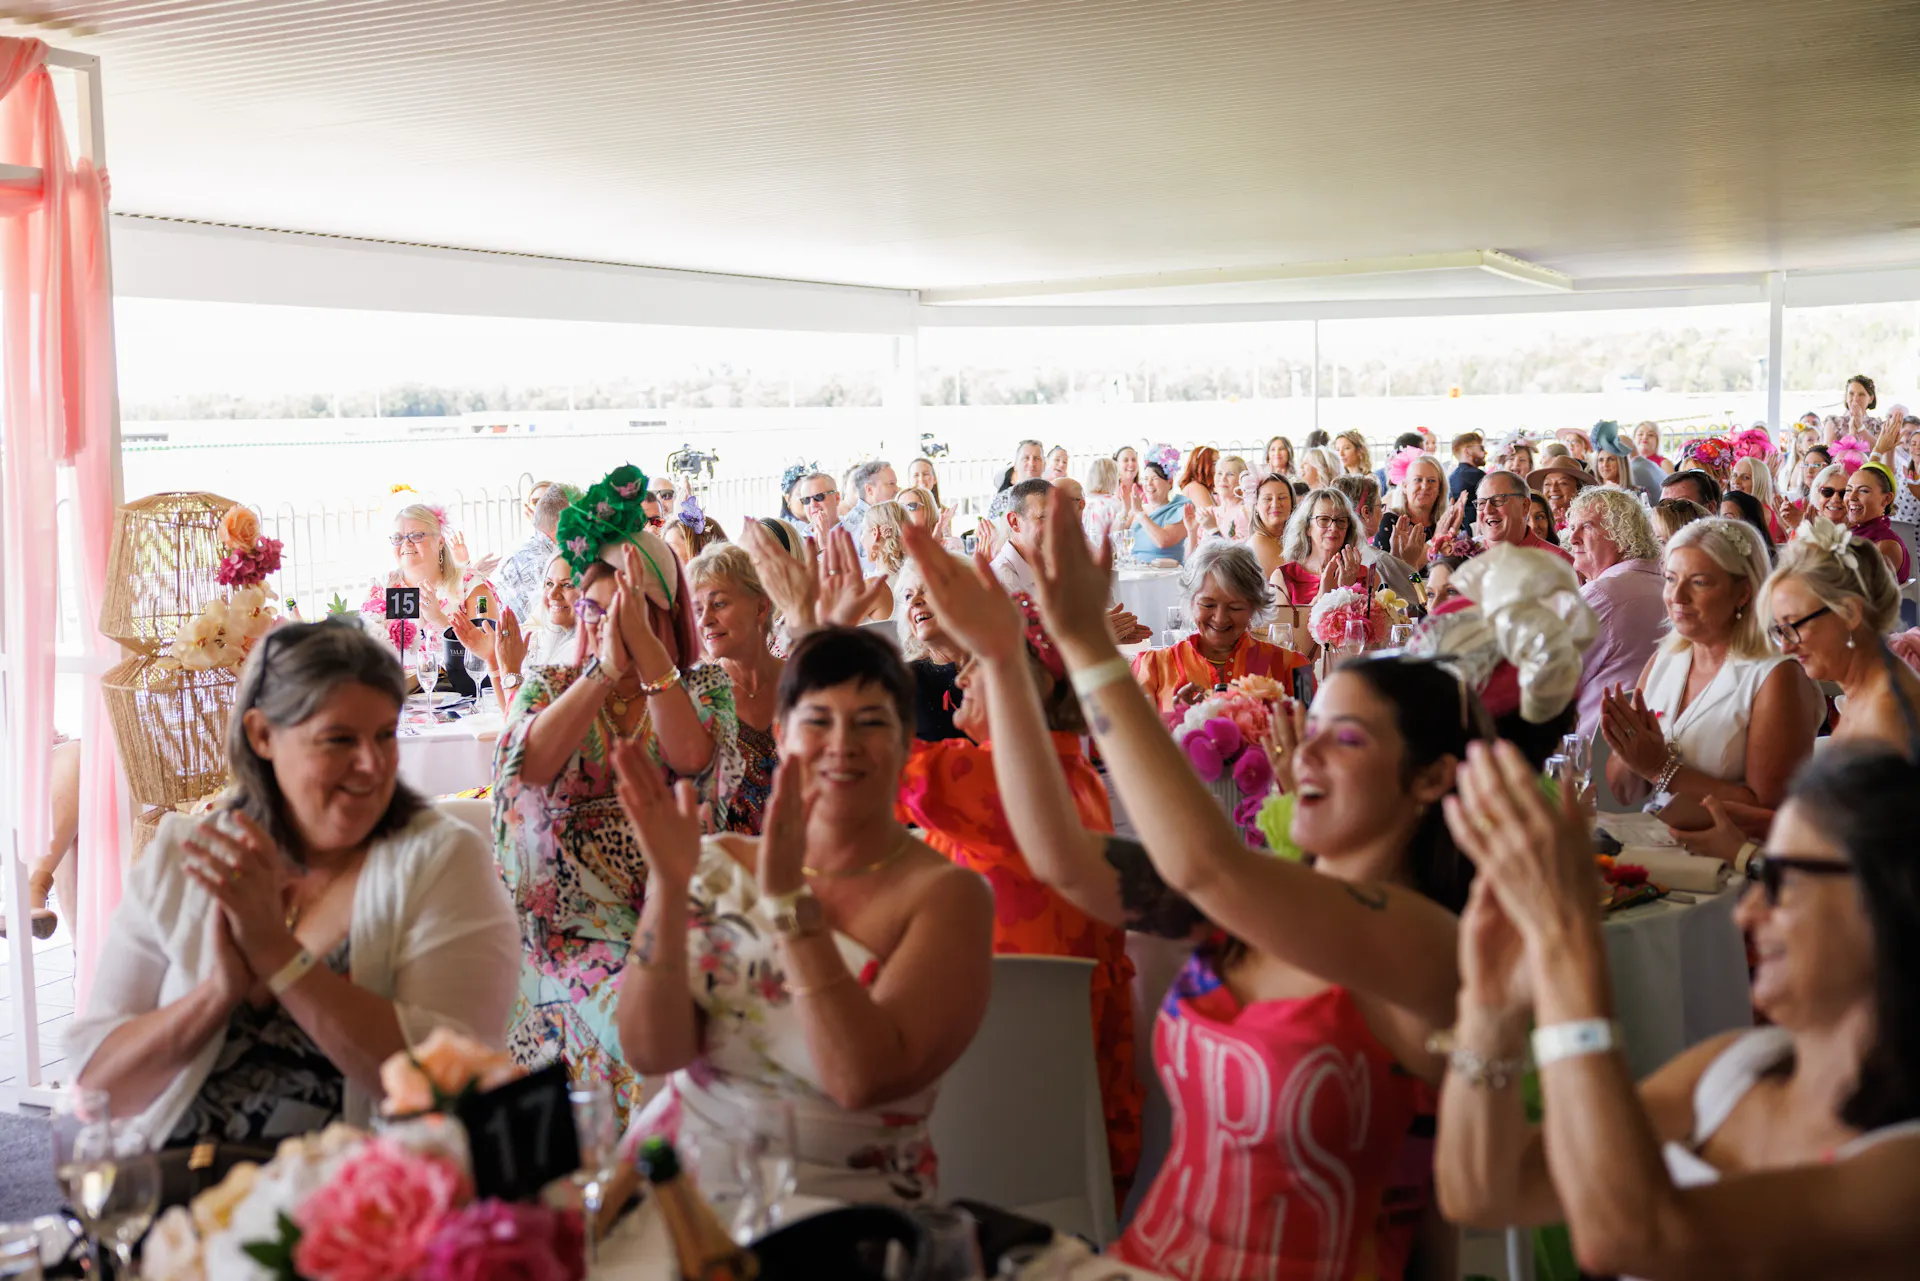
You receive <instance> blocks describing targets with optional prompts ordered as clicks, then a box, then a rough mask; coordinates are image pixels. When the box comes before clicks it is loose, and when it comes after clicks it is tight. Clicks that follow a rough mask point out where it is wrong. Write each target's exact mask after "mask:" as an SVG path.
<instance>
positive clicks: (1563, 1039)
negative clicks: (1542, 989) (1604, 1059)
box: [1533, 1019, 1620, 1068]
mask: <svg viewBox="0 0 1920 1281" xmlns="http://www.w3.org/2000/svg"><path fill="white" fill-rule="evenodd" d="M1619 1045H1620V1025H1619V1024H1618V1023H1615V1022H1614V1021H1613V1020H1612V1019H1580V1020H1578V1021H1576V1022H1573V1023H1550V1024H1548V1025H1547V1026H1546V1027H1538V1028H1535V1029H1534V1030H1533V1065H1534V1066H1535V1067H1536V1068H1544V1067H1546V1066H1547V1065H1548V1064H1549V1063H1558V1062H1559V1061H1560V1060H1561V1059H1577V1058H1582V1057H1584V1056H1586V1055H1589V1054H1605V1053H1607V1052H1608V1051H1610V1050H1613V1049H1615V1048H1617V1047H1618V1046H1619Z"/></svg>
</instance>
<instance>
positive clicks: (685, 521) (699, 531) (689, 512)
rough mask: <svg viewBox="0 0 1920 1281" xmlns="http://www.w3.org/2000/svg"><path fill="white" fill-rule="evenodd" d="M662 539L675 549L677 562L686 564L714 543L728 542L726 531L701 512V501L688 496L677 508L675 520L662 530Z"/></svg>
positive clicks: (674, 511)
mask: <svg viewBox="0 0 1920 1281" xmlns="http://www.w3.org/2000/svg"><path fill="white" fill-rule="evenodd" d="M660 537H662V538H664V539H665V540H666V542H667V546H668V547H671V548H672V549H673V555H674V559H675V560H678V561H679V562H680V563H681V564H682V565H686V564H690V563H692V561H693V558H694V557H695V556H698V555H699V554H700V553H701V552H703V551H705V550H707V548H709V547H711V546H713V545H714V544H715V543H724V542H726V541H727V531H726V530H724V529H722V528H720V522H719V521H717V520H715V519H714V518H713V517H711V516H709V515H707V513H706V512H705V511H703V510H701V507H700V500H699V499H697V498H695V497H694V496H693V495H692V494H688V495H687V496H686V497H685V498H683V499H681V500H680V505H679V506H678V507H676V508H674V510H673V519H671V520H669V521H668V522H667V523H666V525H665V527H664V528H662V529H661V531H660Z"/></svg>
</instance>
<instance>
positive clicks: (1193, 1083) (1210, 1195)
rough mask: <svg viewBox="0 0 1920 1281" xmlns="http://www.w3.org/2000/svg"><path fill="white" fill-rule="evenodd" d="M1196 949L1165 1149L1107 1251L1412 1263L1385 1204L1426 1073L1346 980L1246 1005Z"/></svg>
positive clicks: (1359, 1270)
mask: <svg viewBox="0 0 1920 1281" xmlns="http://www.w3.org/2000/svg"><path fill="white" fill-rule="evenodd" d="M1210 951H1211V950H1210V949H1204V948H1203V949H1202V950H1201V951H1199V952H1197V953H1196V954H1195V955H1194V956H1193V957H1192V958H1191V959H1190V960H1189V961H1188V963H1187V966H1186V968H1185V969H1184V970H1182V971H1181V974H1180V977H1179V978H1178V979H1177V980H1176V981H1175V982H1174V985H1173V989H1172V990H1171V991H1170V992H1169V993H1168V994H1167V1000H1166V1004H1165V1005H1164V1006H1163V1007H1162V1008H1161V1012H1160V1017H1159V1020H1158V1023H1157V1026H1156V1028H1155V1032H1154V1061H1155V1063H1156V1064H1157V1065H1158V1066H1159V1069H1160V1080H1161V1083H1162V1085H1163V1086H1164V1087H1165V1088H1166V1092H1167V1098H1168V1100H1169V1102H1170V1103H1171V1105H1172V1108H1173V1137H1172V1141H1171V1143H1170V1145H1169V1150H1168V1155H1167V1160H1166V1163H1165V1164H1164V1165H1162V1166H1161V1167H1160V1173H1159V1175H1158V1176H1157V1177H1156V1178H1155V1179H1154V1182H1153V1187H1152V1188H1151V1189H1150V1190H1149V1191H1148V1192H1147V1195H1146V1198H1145V1199H1144V1200H1143V1201H1142V1202H1141V1203H1140V1208H1139V1211H1138V1213H1136V1214H1135V1215H1134V1218H1133V1223H1132V1224H1131V1225H1130V1226H1129V1227H1128V1229H1127V1231H1126V1235H1125V1236H1123V1237H1122V1238H1121V1239H1120V1241H1119V1242H1118V1243H1116V1244H1115V1245H1114V1246H1113V1248H1112V1249H1111V1250H1110V1251H1109V1253H1110V1254H1111V1255H1112V1256H1113V1257H1115V1258H1118V1259H1120V1260H1122V1261H1124V1262H1126V1263H1129V1264H1132V1265H1134V1266H1136V1267H1141V1268H1145V1269H1147V1270H1148V1271H1151V1272H1156V1273H1160V1274H1162V1275H1165V1276H1170V1277H1180V1278H1193V1279H1195V1281H1198V1279H1199V1278H1228V1277H1233V1278H1240V1277H1271V1278H1276V1279H1278V1281H1309V1279H1311V1281H1363V1279H1366V1281H1372V1279H1374V1278H1398V1277H1400V1276H1401V1274H1402V1273H1403V1272H1404V1270H1405V1268H1406V1262H1407V1253H1408V1250H1409V1248H1410V1245H1411V1241H1410V1234H1409V1233H1407V1232H1405V1231H1403V1230H1398V1229H1397V1228H1396V1227H1395V1226H1394V1224H1393V1220H1394V1219H1395V1218H1396V1217H1397V1216H1395V1215H1394V1214H1393V1213H1391V1210H1392V1209H1393V1207H1392V1206H1390V1205H1389V1204H1388V1201H1389V1196H1390V1193H1392V1192H1393V1191H1394V1190H1395V1185H1396V1183H1397V1182H1399V1181H1402V1180H1401V1179H1399V1178H1397V1177H1396V1176H1397V1175H1399V1174H1400V1171H1398V1169H1397V1166H1398V1164H1399V1162H1400V1159H1401V1157H1402V1155H1403V1152H1404V1151H1405V1150H1406V1147H1407V1144H1408V1136H1409V1128H1410V1126H1411V1125H1412V1123H1413V1120H1414V1114H1415V1111H1416V1108H1417V1102H1418V1098H1419V1092H1420V1085H1419V1081H1418V1079H1417V1078H1415V1077H1413V1076H1410V1075H1408V1074H1407V1072H1406V1071H1405V1070H1404V1069H1402V1068H1401V1067H1400V1066H1399V1064H1398V1063H1397V1062H1396V1061H1395V1059H1394V1056H1393V1054H1392V1053H1391V1052H1390V1051H1389V1050H1388V1049H1387V1048H1386V1046H1384V1045H1382V1044H1381V1043H1380V1041H1379V1039H1378V1038H1376V1037H1375V1036H1374V1034H1373V1031H1372V1029H1370V1028H1369V1027H1368V1026H1367V1022H1366V1019H1365V1018H1363V1017H1362V1016H1361V1013H1360V1009H1359V1007H1358V1006H1357V1005H1356V1004H1355V1003H1354V1000H1353V997H1352V996H1351V995H1349V994H1348V992H1347V991H1346V989H1345V988H1339V987H1331V988H1328V989H1327V990H1325V991H1323V992H1320V993H1317V994H1315V995H1313V996H1309V997H1303V998H1300V999H1297V1000H1284V1001H1258V1002H1255V1003H1254V1004H1252V1005H1246V1006H1242V1005H1241V1004H1240V1003H1239V1001H1238V999H1237V998H1236V997H1234V995H1233V993H1232V992H1231V991H1229V990H1228V989H1227V987H1226V986H1225V985H1224V984H1223V983H1222V982H1221V981H1220V977H1219V975H1218V974H1217V973H1216V972H1215V969H1214V966H1213V961H1212V957H1211V955H1210Z"/></svg>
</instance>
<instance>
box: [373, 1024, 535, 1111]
mask: <svg viewBox="0 0 1920 1281" xmlns="http://www.w3.org/2000/svg"><path fill="white" fill-rule="evenodd" d="M522 1075H524V1073H523V1071H522V1069H521V1068H520V1067H519V1065H518V1064H516V1063H514V1061H513V1060H512V1059H510V1058H508V1057H507V1056H506V1055H505V1054H503V1053H501V1052H500V1051H498V1050H491V1049H488V1048H487V1047H486V1046H484V1045H482V1044H480V1043H479V1042H478V1041H475V1040H473V1039H472V1038H470V1037H466V1036H462V1035H461V1034H460V1033H458V1032H454V1031H451V1030H450V1029H448V1028H444V1027H437V1028H435V1029H434V1030H433V1031H432V1032H431V1033H430V1034H429V1035H428V1037H427V1039H426V1040H424V1041H422V1042H420V1044H418V1045H416V1046H414V1047H413V1048H412V1049H411V1050H403V1051H401V1052H400V1053H399V1054H395V1055H393V1056H392V1057H390V1058H388V1059H387V1061H386V1062H385V1063H382V1064H381V1065H380V1088H381V1091H382V1092H383V1093H384V1094H385V1095H386V1101H385V1102H384V1103H382V1104H381V1111H383V1112H385V1113H386V1114H387V1115H388V1116H410V1115H412V1114H413V1113H416V1112H426V1111H429V1110H431V1109H432V1108H433V1107H434V1106H435V1102H436V1100H437V1099H440V1098H445V1097H448V1096H450V1095H455V1094H459V1093H460V1092H461V1091H462V1090H464V1089H466V1088H467V1087H468V1086H469V1085H475V1086H477V1087H478V1088H480V1089H482V1090H491V1089H493V1088H495V1087H496V1086H501V1085H505V1084H506V1083H507V1082H508V1081H513V1080H517V1079H518V1078H519V1077H521V1076H522Z"/></svg>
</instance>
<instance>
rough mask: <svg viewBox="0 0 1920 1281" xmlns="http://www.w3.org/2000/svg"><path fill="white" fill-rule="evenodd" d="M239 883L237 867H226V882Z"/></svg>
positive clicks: (230, 883)
mask: <svg viewBox="0 0 1920 1281" xmlns="http://www.w3.org/2000/svg"><path fill="white" fill-rule="evenodd" d="M239 883H240V869H239V868H237V867H230V868H228V869H227V884H229V885H238V884H239Z"/></svg>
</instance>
